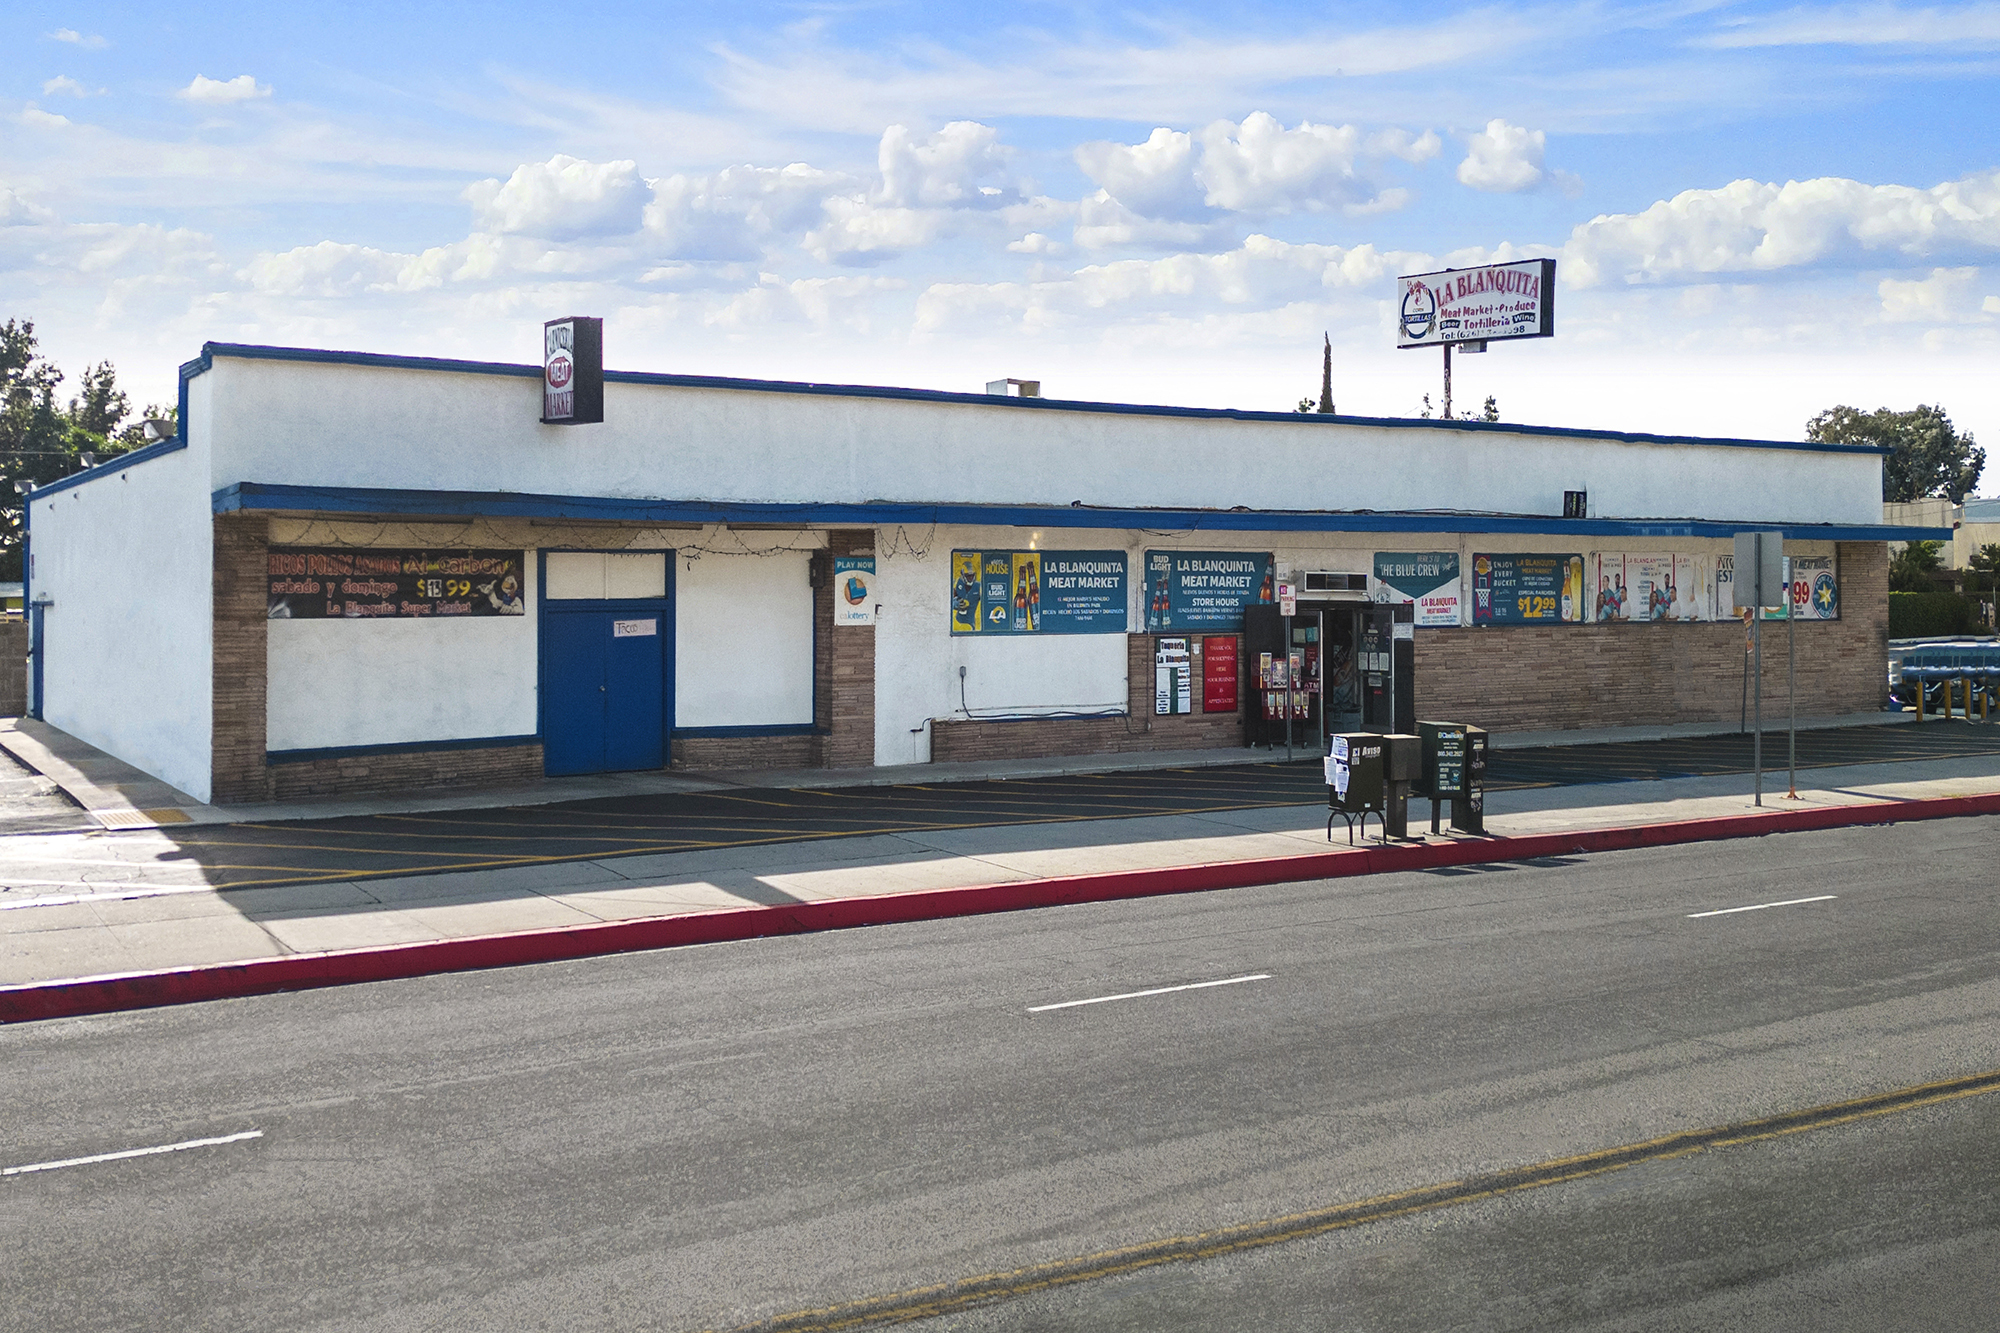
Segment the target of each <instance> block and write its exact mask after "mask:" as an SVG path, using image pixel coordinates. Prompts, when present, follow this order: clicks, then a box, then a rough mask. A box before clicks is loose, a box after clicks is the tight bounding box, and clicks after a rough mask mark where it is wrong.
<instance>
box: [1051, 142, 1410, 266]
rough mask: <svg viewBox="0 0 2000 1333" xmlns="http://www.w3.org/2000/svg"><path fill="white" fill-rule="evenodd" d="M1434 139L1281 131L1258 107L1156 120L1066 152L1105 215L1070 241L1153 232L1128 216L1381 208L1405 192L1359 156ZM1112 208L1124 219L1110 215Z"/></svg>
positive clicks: (1187, 217)
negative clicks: (1201, 118) (1190, 121)
mask: <svg viewBox="0 0 2000 1333" xmlns="http://www.w3.org/2000/svg"><path fill="white" fill-rule="evenodd" d="M1439 147H1440V143H1439V140H1438V137H1437V135H1436V134H1435V133H1434V132H1432V131H1429V130H1426V131H1424V132H1423V133H1422V134H1421V135H1418V134H1414V133H1412V132H1410V131H1409V130H1404V129H1388V130H1382V131H1378V132H1377V133H1374V134H1365V133H1363V131H1362V130H1360V129H1359V128H1358V127H1356V126H1353V125H1315V124H1313V123H1312V122H1310V121H1302V122H1301V123H1300V124H1299V125H1298V126H1297V128H1295V129H1287V128H1285V126H1284V124H1283V123H1282V122H1280V121H1279V120H1278V119H1277V118H1276V117H1275V116H1272V115H1270V114H1269V113H1268V112H1263V111H1253V112H1251V113H1250V114H1249V115H1248V116H1245V117H1244V118H1243V119H1242V121H1240V122H1238V121H1229V120H1218V121H1215V122H1213V123H1211V124H1209V125H1208V126H1206V127H1204V128H1203V129H1201V130H1200V131H1197V132H1187V131H1181V130H1174V129H1168V128H1165V127H1162V128H1159V129H1156V130H1154V131H1153V132H1152V134H1151V135H1150V136H1148V137H1147V139H1146V141H1145V142H1143V143H1137V144H1121V143H1107V142H1094V143H1087V144H1084V145H1083V146H1081V147H1080V148H1078V149H1077V150H1076V163H1077V165H1078V166H1079V167H1081V168H1082V169H1083V172H1084V174H1085V175H1087V176H1089V177H1090V179H1091V180H1092V181H1094V182H1095V183H1096V184H1097V185H1098V186H1099V187H1100V189H1099V192H1098V198H1097V200H1096V203H1097V204H1098V205H1099V207H1098V209H1097V210H1096V211H1097V212H1099V213H1100V214H1104V215H1105V216H1103V217H1102V218H1100V219H1098V220H1095V221H1091V222H1090V223H1089V224H1088V225H1090V226H1091V227H1092V231H1090V232H1089V233H1088V234H1086V235H1084V236H1079V237H1078V240H1079V243H1082V244H1116V243H1128V242H1129V241H1131V240H1135V239H1159V238H1158V237H1156V236H1147V235H1145V233H1146V232H1147V231H1148V230H1149V229H1148V228H1145V227H1143V226H1140V225H1138V220H1140V219H1144V220H1149V221H1153V222H1178V223H1184V224H1196V223H1212V222H1213V221H1215V219H1216V216H1217V213H1218V211H1219V212H1221V213H1244V214H1252V215H1260V216H1261V215H1270V214H1282V213H1293V212H1321V211H1327V210H1340V211H1343V212H1346V213H1350V214H1360V213H1379V212H1385V211H1388V210H1390V209H1394V208H1398V207H1401V206H1402V204H1403V203H1404V202H1406V201H1407V199H1408V197H1409V194H1408V191H1406V190H1403V189H1401V188H1400V187H1396V188H1390V189H1384V188H1383V187H1382V186H1381V185H1379V184H1378V183H1377V182H1376V181H1375V180H1374V179H1373V178H1372V177H1371V175H1370V174H1369V171H1368V169H1367V168H1368V166H1369V164H1370V163H1379V162H1380V161H1381V160H1382V159H1384V158H1388V157H1398V158H1401V159H1403V160H1404V161H1406V162H1411V163H1420V162H1423V161H1426V160H1428V159H1429V158H1431V157H1434V156H1436V155H1437V152H1438V149H1439ZM1088 204H1089V201H1086V206H1087V211H1088ZM1113 206H1115V210H1122V211H1123V212H1124V213H1128V214H1130V215H1131V220H1130V221H1127V220H1126V219H1124V218H1122V217H1119V216H1117V215H1116V212H1115V210H1114V207H1113ZM1151 230H1157V229H1151ZM1182 230H1183V232H1185V228H1183V229H1182ZM1180 239H1183V240H1186V239H1191V237H1189V236H1188V235H1185V234H1184V235H1182V236H1181V237H1180Z"/></svg>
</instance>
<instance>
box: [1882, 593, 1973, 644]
mask: <svg viewBox="0 0 2000 1333" xmlns="http://www.w3.org/2000/svg"><path fill="white" fill-rule="evenodd" d="M1972 622H1973V610H1972V603H1971V602H1969V601H1967V600H1966V599H1965V598H1963V597H1960V596H1959V595H1958V594H1957V593H1955V592H1892V593H1890V594H1889V637H1890V638H1892V639H1921V638H1927V637H1930V636H1932V635H1939V634H1970V633H1971V632H1972Z"/></svg>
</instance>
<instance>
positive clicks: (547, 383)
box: [542, 315, 604, 426]
mask: <svg viewBox="0 0 2000 1333" xmlns="http://www.w3.org/2000/svg"><path fill="white" fill-rule="evenodd" d="M602 420H604V321H603V320H601V319H592V318H589V317H588V316H585V315H571V316H570V317H569V318H567V319H552V320H550V321H549V322H548V323H546V324H544V325H542V422H543V424H544V425H550V426H584V425H589V424H591V423H594V422H599V421H602Z"/></svg>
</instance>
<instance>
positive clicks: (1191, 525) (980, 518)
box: [211, 481, 1951, 542]
mask: <svg viewBox="0 0 2000 1333" xmlns="http://www.w3.org/2000/svg"><path fill="white" fill-rule="evenodd" d="M211 500H212V503H213V506H214V510H215V512H216V513H218V514H228V513H237V512H252V513H295V514H351V515H354V516H356V517H370V516H380V517H383V518H396V519H417V518H438V519H446V520H451V521H456V520H460V519H465V518H472V517H488V518H556V519H571V520H578V521H583V522H598V523H605V522H610V523H634V524H668V523H679V524H693V523H698V524H707V523H764V524H781V525H787V526H790V525H796V526H799V527H814V528H818V527H880V526H882V525H885V524H902V525H904V526H906V527H908V526H911V525H915V524H924V525H930V524H937V523H943V524H953V525H961V526H967V527H982V526H984V527H1011V528H1131V529H1136V530H1138V531H1141V532H1160V533H1169V532H1173V533H1181V532H1355V533H1413V534H1414V533H1455V532H1489V533H1518V534H1522V535H1532V536H1549V537H1562V536H1565V535H1573V536H1576V537H1732V536H1734V535H1735V534H1736V533H1738V532H1744V531H1749V530H1751V529H1756V530H1759V531H1764V532H1782V533H1784V535H1785V536H1786V537H1788V538H1791V539H1792V540H1794V541H1867V542H1908V541H1934V540H1938V539H1939V538H1940V536H1942V537H1943V538H1946V539H1948V538H1949V537H1950V535H1951V530H1950V529H1949V528H1915V527H1892V526H1889V525H1887V524H1826V523H1756V522H1752V521H1750V520H1744V521H1742V522H1724V521H1717V520H1713V519H1692V518H1644V519H1620V518H1559V517H1556V516H1553V515H1541V514H1479V513H1464V512H1460V511H1456V510H1452V511H1424V512H1416V513H1381V512H1375V511H1367V510H1362V511H1339V510H1273V509H1114V508H1107V507H1101V506H1094V505H1084V504H1075V505H1061V506H1056V505H989V504H911V503H906V502H891V501H885V500H878V501H872V502H870V503H866V504H760V503H752V502H747V501H720V500H645V499H632V498H624V497H616V496H600V495H532V494H527V493H525V492H520V491H412V490H387V489H374V488H367V487H347V486H291V485H269V484H266V483H262V482H251V481H244V482H236V483H234V484H232V485H229V486H225V487H223V488H222V489H220V490H218V491H216V492H215V493H214V495H213V496H212V497H211Z"/></svg>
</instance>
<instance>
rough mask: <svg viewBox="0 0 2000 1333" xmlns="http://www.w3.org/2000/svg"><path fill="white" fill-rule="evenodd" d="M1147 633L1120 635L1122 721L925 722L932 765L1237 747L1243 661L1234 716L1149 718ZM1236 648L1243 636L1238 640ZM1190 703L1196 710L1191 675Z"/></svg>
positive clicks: (1150, 640) (1151, 639) (1244, 693)
mask: <svg viewBox="0 0 2000 1333" xmlns="http://www.w3.org/2000/svg"><path fill="white" fill-rule="evenodd" d="M1155 642H1156V638H1155V636H1154V635H1151V634H1128V635H1127V636H1126V637H1125V679H1126V690H1125V694H1126V701H1125V706H1126V708H1127V710H1128V711H1129V713H1130V716H1128V717H1058V718H1033V719H1027V720H1022V721H1012V722H985V721H979V720H976V719H975V720H970V721H968V720H966V719H964V718H958V719H948V720H944V721H939V722H934V723H932V724H931V760H932V762H933V763H947V762H952V761H958V760H973V759H1043V758H1048V757H1050V756H1054V755H1072V754H1130V753H1133V752H1135V751H1141V750H1220V749H1227V748H1229V747H1231V746H1236V745H1241V744H1243V708H1244V705H1245V704H1246V703H1247V702H1248V699H1249V693H1248V690H1247V689H1246V688H1244V687H1243V685H1242V682H1243V681H1245V679H1246V677H1245V674H1244V665H1243V663H1242V661H1241V660H1239V661H1238V662H1237V664H1236V679H1237V681H1238V682H1239V687H1238V691H1237V705H1236V711H1235V712H1233V713H1203V712H1200V711H1196V712H1193V713H1177V714H1172V715H1170V716H1167V717H1157V716H1155V715H1154V713H1153V645H1154V643H1155ZM1236 642H1237V651H1238V652H1239V653H1241V651H1242V643H1243V641H1242V639H1241V638H1240V637H1239V638H1238V639H1237V641H1236ZM1194 706H1195V708H1196V709H1197V710H1199V709H1200V708H1201V679H1200V674H1199V672H1198V671H1197V674H1196V678H1195V685H1194Z"/></svg>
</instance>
